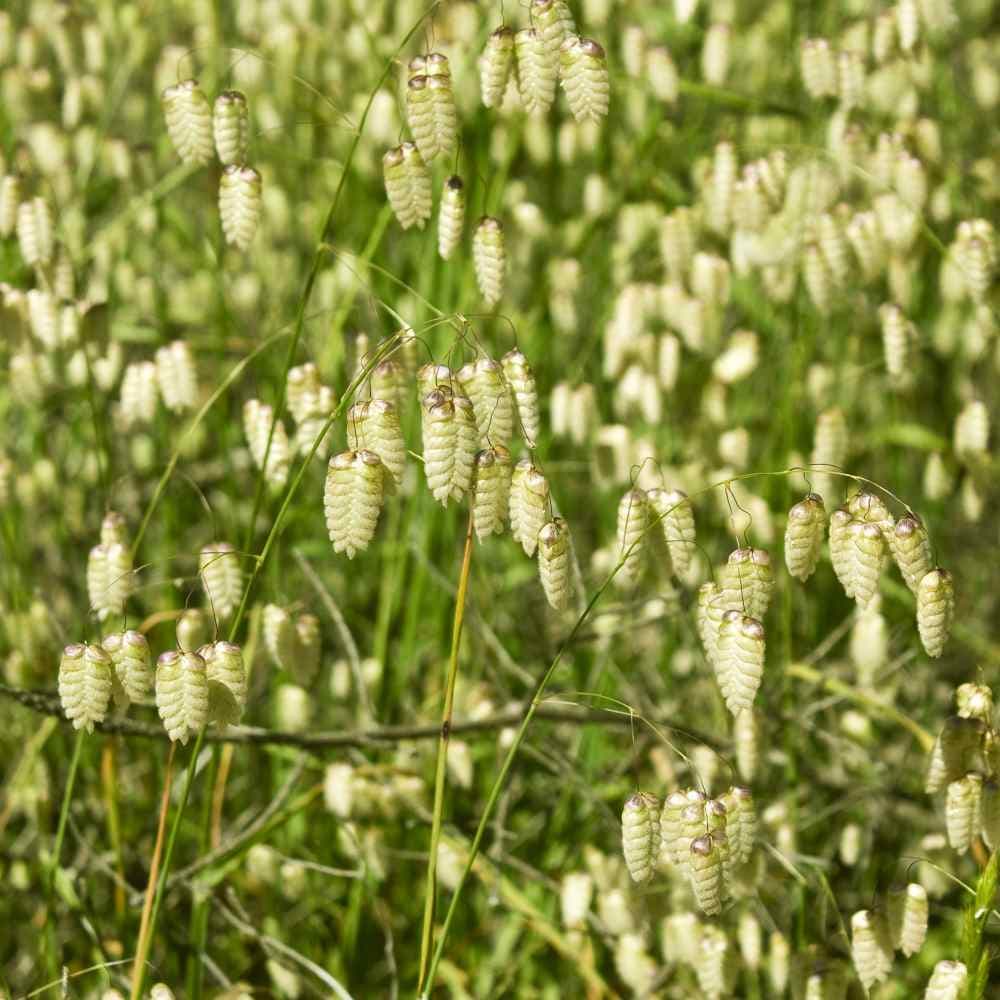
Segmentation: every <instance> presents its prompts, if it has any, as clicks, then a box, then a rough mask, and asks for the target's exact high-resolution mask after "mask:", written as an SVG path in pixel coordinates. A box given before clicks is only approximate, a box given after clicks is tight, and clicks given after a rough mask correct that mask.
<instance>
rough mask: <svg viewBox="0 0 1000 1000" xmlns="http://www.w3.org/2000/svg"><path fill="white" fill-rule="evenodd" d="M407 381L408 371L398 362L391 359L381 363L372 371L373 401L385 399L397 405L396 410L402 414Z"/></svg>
mask: <svg viewBox="0 0 1000 1000" xmlns="http://www.w3.org/2000/svg"><path fill="white" fill-rule="evenodd" d="M407 381H408V379H407V375H406V369H405V368H404V367H403V365H401V364H400V363H399V362H398V361H393V360H392V359H391V358H390V359H388V360H386V361H380V362H379V363H378V364H377V365H376V366H375V367H374V368H373V369H372V377H371V389H372V399H385V400H388V401H389V402H390V403H395V404H396V409H397V410H399V411H400V412H402V409H403V405H404V403H405V399H406V386H407Z"/></svg>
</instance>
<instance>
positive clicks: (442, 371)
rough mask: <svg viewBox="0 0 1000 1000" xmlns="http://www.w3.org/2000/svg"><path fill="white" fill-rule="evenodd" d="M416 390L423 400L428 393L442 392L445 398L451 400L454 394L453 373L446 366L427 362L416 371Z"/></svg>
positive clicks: (455, 386)
mask: <svg viewBox="0 0 1000 1000" xmlns="http://www.w3.org/2000/svg"><path fill="white" fill-rule="evenodd" d="M417 388H418V389H419V390H420V397H421V399H423V398H424V397H425V396H426V395H427V393H429V392H435V391H437V392H442V393H444V395H445V397H447V398H448V399H451V397H452V396H453V395H454V394H455V390H456V388H458V389H460V388H461V387H460V386H458V385H456V380H455V373H454V372H453V371H452V370H451V369H450V368H449V367H448V366H447V365H437V364H433V363H430V362H428V363H427V364H426V365H421V366H420V367H419V368H418V369H417Z"/></svg>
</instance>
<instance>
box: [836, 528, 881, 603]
mask: <svg viewBox="0 0 1000 1000" xmlns="http://www.w3.org/2000/svg"><path fill="white" fill-rule="evenodd" d="M848 539H849V541H850V545H851V559H852V560H853V563H854V568H853V569H852V571H851V587H852V589H853V591H854V599H855V600H856V601H857V602H858V607H860V608H865V607H867V606H868V605H869V604H870V603H871V601H872V599H873V598H874V597H875V595H876V594H877V593H878V582H879V575H880V574H881V572H882V557H883V555H884V554H885V540H884V538H883V536H882V531H881V529H880V528H879V527H878V525H877V524H866V523H863V522H861V521H854V522H853V523H852V524H851V525H850V527H849V528H848ZM845 589H846V588H845Z"/></svg>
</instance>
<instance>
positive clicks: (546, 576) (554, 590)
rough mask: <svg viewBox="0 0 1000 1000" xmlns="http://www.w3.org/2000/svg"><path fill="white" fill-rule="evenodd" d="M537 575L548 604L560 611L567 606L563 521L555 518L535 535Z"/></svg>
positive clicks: (566, 546)
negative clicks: (536, 543) (536, 537)
mask: <svg viewBox="0 0 1000 1000" xmlns="http://www.w3.org/2000/svg"><path fill="white" fill-rule="evenodd" d="M538 575H539V578H540V579H541V582H542V589H543V590H544V591H545V597H546V598H547V599H548V602H549V604H550V605H552V607H553V608H555V609H556V611H562V610H563V609H564V608H566V607H567V606H568V605H569V593H570V535H569V528H568V527H567V525H566V522H565V521H564V520H563V519H562V518H561V517H555V518H553V519H552V520H551V521H549V522H548V524H545V525H543V527H542V529H541V530H540V531H539V532H538Z"/></svg>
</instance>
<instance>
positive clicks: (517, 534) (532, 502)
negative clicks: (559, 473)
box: [510, 458, 551, 557]
mask: <svg viewBox="0 0 1000 1000" xmlns="http://www.w3.org/2000/svg"><path fill="white" fill-rule="evenodd" d="M550 517H551V501H550V497H549V482H548V480H547V479H546V478H545V476H544V474H543V473H542V472H541V470H540V469H537V468H536V467H535V465H534V463H533V462H532V461H531V459H530V458H522V459H521V460H520V461H519V462H518V463H517V465H515V466H514V472H513V476H512V478H511V485H510V534H511V537H512V538H513V539H514V541H515V542H518V543H519V544H520V545H521V547H522V548H523V549H524V554H525V555H526V556H529V557H530V556H533V555H534V554H535V549H536V548H537V547H538V532H539V531H541V530H542V525H543V524H545V523H546V521H548V520H549V518H550Z"/></svg>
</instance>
